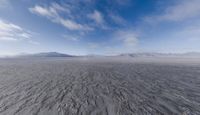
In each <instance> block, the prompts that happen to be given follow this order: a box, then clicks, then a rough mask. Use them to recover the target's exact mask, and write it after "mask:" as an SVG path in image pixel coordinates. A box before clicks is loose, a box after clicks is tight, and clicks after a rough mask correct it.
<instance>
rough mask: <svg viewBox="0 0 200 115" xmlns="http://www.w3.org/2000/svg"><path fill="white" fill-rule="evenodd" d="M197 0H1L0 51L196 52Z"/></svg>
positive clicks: (199, 45)
mask: <svg viewBox="0 0 200 115" xmlns="http://www.w3.org/2000/svg"><path fill="white" fill-rule="evenodd" d="M199 5H200V0H0V55H15V54H20V53H37V52H61V53H67V54H72V55H87V54H98V55H116V54H121V53H135V52H159V53H183V52H200V6H199Z"/></svg>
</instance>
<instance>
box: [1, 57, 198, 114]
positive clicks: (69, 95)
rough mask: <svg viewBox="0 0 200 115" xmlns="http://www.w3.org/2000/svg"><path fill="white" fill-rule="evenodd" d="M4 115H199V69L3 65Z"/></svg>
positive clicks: (50, 62) (36, 63) (103, 64)
mask: <svg viewBox="0 0 200 115" xmlns="http://www.w3.org/2000/svg"><path fill="white" fill-rule="evenodd" d="M0 114H1V115H134V114H135V115H200V67H199V66H188V65H187V66H184V65H173V64H150V63H132V62H130V63H129V62H113V61H110V62H109V61H106V62H103V61H99V62H98V61H89V60H85V61H80V60H79V61H77V60H35V61H34V60H29V61H28V60H11V61H10V60H3V61H2V60H1V61H0Z"/></svg>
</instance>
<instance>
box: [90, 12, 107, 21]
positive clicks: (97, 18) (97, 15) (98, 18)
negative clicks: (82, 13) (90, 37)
mask: <svg viewBox="0 0 200 115" xmlns="http://www.w3.org/2000/svg"><path fill="white" fill-rule="evenodd" d="M88 18H90V19H92V20H94V21H95V22H96V23H97V24H103V23H104V19H103V15H102V14H101V13H100V12H99V11H97V10H95V11H94V12H93V13H92V14H88Z"/></svg>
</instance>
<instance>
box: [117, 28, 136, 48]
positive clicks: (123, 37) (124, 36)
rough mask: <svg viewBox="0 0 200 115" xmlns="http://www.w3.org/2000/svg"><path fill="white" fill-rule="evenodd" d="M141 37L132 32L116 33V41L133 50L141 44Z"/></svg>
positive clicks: (122, 31) (121, 31)
mask: <svg viewBox="0 0 200 115" xmlns="http://www.w3.org/2000/svg"><path fill="white" fill-rule="evenodd" d="M138 38H139V35H138V33H137V32H134V31H131V30H119V31H117V32H115V33H114V39H116V40H119V41H121V42H122V43H123V44H124V46H126V47H129V48H132V47H135V46H136V45H137V44H138V42H139V39H138Z"/></svg>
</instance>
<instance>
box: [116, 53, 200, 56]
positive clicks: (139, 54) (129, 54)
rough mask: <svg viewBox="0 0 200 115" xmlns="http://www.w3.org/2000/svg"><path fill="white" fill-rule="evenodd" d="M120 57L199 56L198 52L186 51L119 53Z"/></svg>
mask: <svg viewBox="0 0 200 115" xmlns="http://www.w3.org/2000/svg"><path fill="white" fill-rule="evenodd" d="M119 56H121V57H200V53H198V52H188V53H127V54H120V55H119Z"/></svg>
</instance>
